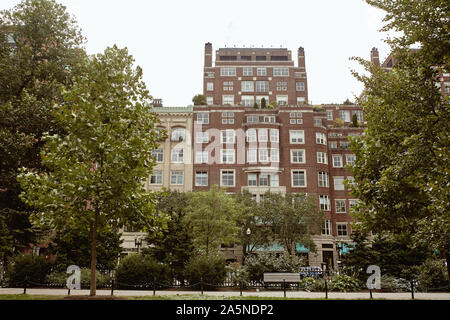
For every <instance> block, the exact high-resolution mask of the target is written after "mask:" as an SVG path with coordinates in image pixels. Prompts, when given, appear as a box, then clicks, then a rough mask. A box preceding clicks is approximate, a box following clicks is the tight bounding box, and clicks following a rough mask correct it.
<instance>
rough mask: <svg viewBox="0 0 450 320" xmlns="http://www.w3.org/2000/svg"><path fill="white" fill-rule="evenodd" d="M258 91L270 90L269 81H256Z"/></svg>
mask: <svg viewBox="0 0 450 320" xmlns="http://www.w3.org/2000/svg"><path fill="white" fill-rule="evenodd" d="M256 92H269V81H256ZM266 100H267V99H266ZM266 102H268V101H266Z"/></svg>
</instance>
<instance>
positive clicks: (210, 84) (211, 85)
mask: <svg viewBox="0 0 450 320" xmlns="http://www.w3.org/2000/svg"><path fill="white" fill-rule="evenodd" d="M206 91H214V82H207V83H206Z"/></svg>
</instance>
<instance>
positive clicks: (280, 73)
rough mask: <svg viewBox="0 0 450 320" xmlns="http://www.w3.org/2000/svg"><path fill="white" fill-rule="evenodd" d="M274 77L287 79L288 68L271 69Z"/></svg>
mask: <svg viewBox="0 0 450 320" xmlns="http://www.w3.org/2000/svg"><path fill="white" fill-rule="evenodd" d="M273 76H274V77H287V76H289V68H273Z"/></svg>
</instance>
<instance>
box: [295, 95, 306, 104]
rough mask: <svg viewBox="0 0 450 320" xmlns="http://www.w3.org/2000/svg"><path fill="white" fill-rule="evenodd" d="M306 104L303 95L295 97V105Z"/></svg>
mask: <svg viewBox="0 0 450 320" xmlns="http://www.w3.org/2000/svg"><path fill="white" fill-rule="evenodd" d="M304 104H306V98H305V97H297V105H298V106H301V105H304Z"/></svg>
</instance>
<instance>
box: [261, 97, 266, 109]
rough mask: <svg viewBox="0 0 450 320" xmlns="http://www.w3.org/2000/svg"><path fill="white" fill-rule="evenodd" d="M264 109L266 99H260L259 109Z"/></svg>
mask: <svg viewBox="0 0 450 320" xmlns="http://www.w3.org/2000/svg"><path fill="white" fill-rule="evenodd" d="M265 108H266V98H262V99H261V109H265Z"/></svg>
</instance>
